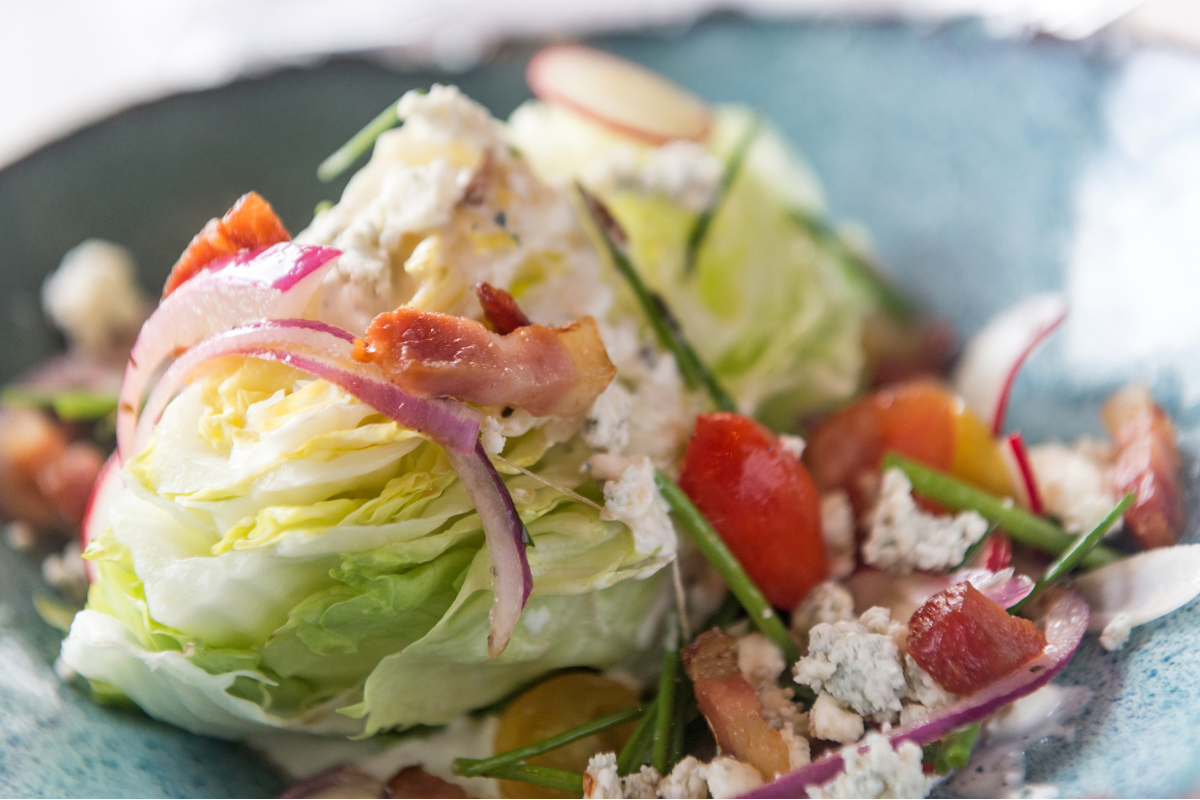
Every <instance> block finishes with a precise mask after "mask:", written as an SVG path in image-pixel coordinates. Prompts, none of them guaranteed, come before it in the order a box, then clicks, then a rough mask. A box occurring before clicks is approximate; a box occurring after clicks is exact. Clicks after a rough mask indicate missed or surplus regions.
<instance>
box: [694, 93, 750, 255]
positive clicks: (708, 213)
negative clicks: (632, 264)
mask: <svg viewBox="0 0 1200 800" xmlns="http://www.w3.org/2000/svg"><path fill="white" fill-rule="evenodd" d="M762 124H763V119H762V115H761V114H755V115H754V117H753V119H751V120H750V124H749V125H747V126H746V131H745V133H743V134H742V138H741V139H738V142H737V144H736V145H734V148H733V152H732V153H730V155H729V160H728V161H726V162H725V169H724V171H723V172H722V173H721V183H720V184H719V185H718V186H717V190H716V192H715V193H714V194H713V198H712V201H711V202H709V204H708V206H707V207H706V208H705V209H704V210H703V211H701V212H700V215H699V216H697V217H696V222H695V223H694V224H693V225H692V230H691V232H689V233H688V240H687V251H686V253H685V254H684V260H683V271H684V274H685V275H689V276H690V275H691V274H692V273H694V272H695V271H696V255H697V254H698V253H699V252H700V245H702V244H704V238H705V237H706V236H707V235H708V229H709V227H710V226H711V225H712V221H713V217H715V216H716V215H717V212H718V211H720V210H721V203H722V202H724V200H725V197H726V196H727V195H728V194H729V190H730V189H731V188H733V182H734V181H736V180H737V176H738V174H739V173H741V171H742V163H743V162H744V161H745V160H746V154H747V153H749V152H750V145H752V144H754V140H755V139H757V138H758V134H759V131H761V130H762Z"/></svg>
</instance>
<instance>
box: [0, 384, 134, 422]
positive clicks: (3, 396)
mask: <svg viewBox="0 0 1200 800" xmlns="http://www.w3.org/2000/svg"><path fill="white" fill-rule="evenodd" d="M0 404H3V405H4V406H5V407H6V408H49V409H51V410H52V411H53V412H54V414H55V415H56V416H57V417H58V418H59V419H61V420H63V421H64V422H91V421H93V420H98V419H103V418H104V417H106V416H108V415H109V414H111V413H112V412H114V411H116V410H117V396H116V395H115V394H108V393H105V392H92V391H88V390H87V389H67V390H64V391H61V392H53V393H49V394H47V393H42V392H37V391H34V390H32V389H27V388H25V387H23V386H9V387H7V388H6V389H4V391H3V393H0Z"/></svg>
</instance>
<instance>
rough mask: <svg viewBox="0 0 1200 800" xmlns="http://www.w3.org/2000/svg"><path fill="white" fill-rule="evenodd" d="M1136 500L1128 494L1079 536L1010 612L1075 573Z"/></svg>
mask: <svg viewBox="0 0 1200 800" xmlns="http://www.w3.org/2000/svg"><path fill="white" fill-rule="evenodd" d="M1135 499H1136V498H1135V497H1134V495H1133V494H1127V495H1125V496H1124V497H1122V498H1121V502H1119V503H1117V505H1116V506H1115V507H1114V508H1113V510H1112V511H1110V512H1108V514H1107V515H1106V516H1105V517H1104V519H1102V520H1100V524H1099V525H1097V526H1096V527H1094V528H1092V529H1091V530H1090V531H1088V532H1087V533H1083V534H1081V535H1080V536H1078V537H1077V538H1076V539H1075V541H1074V542H1072V543H1071V546H1070V547H1068V548H1067V549H1066V550H1064V551H1062V553H1060V554H1059V556H1058V558H1056V559H1054V561H1053V562H1051V564H1050V566H1048V567H1046V572H1045V573H1044V574H1043V575H1042V577H1041V578H1039V579H1038V582H1037V583H1035V584H1034V585H1033V591H1031V592H1030V593H1029V594H1027V595H1026V596H1025V598H1024V599H1023V600H1021V602H1019V603H1017V604H1016V605H1015V606H1013V607H1012V608H1011V609H1009V610H1010V611H1011V612H1012V613H1014V614H1015V613H1016V612H1018V611H1020V610H1021V609H1022V608H1024V607H1025V604H1026V603H1028V602H1029V601H1030V600H1032V599H1033V598H1034V597H1037V595H1039V594H1040V593H1041V592H1043V591H1044V590H1045V589H1046V587H1048V586H1051V585H1053V584H1055V583H1058V581H1060V580H1062V579H1063V578H1065V577H1067V575H1069V574H1071V572H1073V571H1074V570H1075V569H1076V568H1077V567H1078V566H1079V565H1080V564H1082V563H1083V561H1084V559H1086V558H1087V556H1088V554H1089V553H1092V552H1094V551H1095V549H1096V548H1097V547H1098V546H1099V544H1100V539H1101V538H1102V537H1103V536H1104V534H1106V533H1108V529H1109V528H1111V527H1112V526H1113V525H1115V524H1116V522H1117V520H1119V519H1120V518H1121V515H1122V514H1124V513H1125V509H1127V508H1129V507H1130V506H1131V505H1133V501H1134V500H1135Z"/></svg>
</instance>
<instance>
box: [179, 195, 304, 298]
mask: <svg viewBox="0 0 1200 800" xmlns="http://www.w3.org/2000/svg"><path fill="white" fill-rule="evenodd" d="M291 238H292V237H291V235H290V234H289V233H288V232H287V229H286V228H284V227H283V223H282V222H280V220H279V217H277V216H275V211H274V210H273V209H272V208H271V204H270V203H268V202H267V201H266V200H264V199H262V196H261V195H259V194H258V193H257V192H247V193H246V194H244V195H242V196H241V197H240V198H238V201H237V202H236V203H234V204H233V208H231V209H229V211H227V212H226V213H225V216H224V217H222V218H221V219H210V220H209V221H208V224H207V225H205V226H204V229H203V230H202V231H200V232H199V233H197V234H196V235H195V237H193V238H192V241H191V244H189V245H188V246H187V249H186V250H184V251H183V255H181V256H180V257H179V260H178V261H176V262H175V266H174V267H172V268H171V274H170V275H169V276H167V283H166V285H165V286H164V287H163V297H166V296H167V295H169V294H170V293H171V292H173V291H175V290H176V289H178V288H179V287H180V286H182V285H183V284H184V283H186V282H187V281H188V280H190V279H191V278H194V277H195V276H196V274H197V273H199V272H202V271H203V270H204V268H205V267H207V266H208V265H209V264H210V263H212V261H213V260H214V259H217V258H220V257H221V256H231V255H233V254H234V253H236V252H237V251H239V250H244V249H247V248H252V247H270V246H271V245H273V244H279V243H280V242H286V241H289V240H290V239H291Z"/></svg>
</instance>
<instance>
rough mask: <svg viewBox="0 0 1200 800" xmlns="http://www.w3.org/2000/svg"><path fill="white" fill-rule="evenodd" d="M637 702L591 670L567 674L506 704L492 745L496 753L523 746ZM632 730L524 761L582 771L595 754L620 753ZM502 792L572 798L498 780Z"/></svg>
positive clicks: (625, 689)
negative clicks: (506, 707)
mask: <svg viewBox="0 0 1200 800" xmlns="http://www.w3.org/2000/svg"><path fill="white" fill-rule="evenodd" d="M637 704H638V697H637V695H636V694H634V692H633V691H632V690H631V689H629V688H628V687H626V686H624V685H622V684H620V683H617V682H616V681H614V680H611V679H609V678H605V677H604V676H602V675H596V674H595V673H592V672H567V673H565V674H562V675H558V676H555V677H553V678H551V679H550V680H548V681H544V682H542V683H539V684H538V685H537V686H534V687H533V688H532V689H530V690H528V691H526V692H525V693H524V694H522V695H520V696H519V697H517V699H516V700H514V701H513V702H512V703H511V704H510V705H509V707H508V709H507V710H505V712H504V715H503V716H502V717H500V725H499V727H498V728H497V729H496V737H495V739H494V740H493V747H494V748H495V751H496V752H497V753H503V752H505V751H507V750H512V749H515V748H517V747H524V746H525V745H529V744H533V743H534V742H537V741H541V740H542V739H545V738H546V737H547V736H553V735H554V734H556V733H562V732H563V731H567V730H570V729H571V728H576V727H578V726H580V725H582V724H583V723H585V722H591V721H592V720H594V719H599V718H600V717H606V716H608V715H609V714H615V713H616V712H618V711H622V710H624V709H626V708H633V707H634V706H636V705H637ZM635 727H637V721H636V720H635V721H633V722H630V723H628V724H625V725H621V726H618V727H616V728H609V729H608V730H607V731H603V732H601V733H597V734H595V735H593V736H589V737H587V738H586V739H580V740H579V741H576V742H572V743H571V744H569V745H566V746H565V747H560V748H558V749H557V750H551V751H550V752H548V753H543V754H541V755H540V756H535V757H533V758H531V759H529V761H528V763H530V764H537V765H539V766H543V767H555V768H557V769H565V770H570V771H572V772H583V771H584V770H586V769H587V763H588V759H589V758H591V757H592V756H593V755H594V754H596V753H603V752H607V751H612V752H619V751H620V750H621V748H622V747H624V746H625V742H626V741H628V739H629V737H630V736H632V735H633V729H634V728H635ZM500 793H501V794H502V795H504V796H505V797H570V795H567V794H563V793H561V792H557V791H555V790H553V789H547V788H545V787H543V786H533V785H532V784H528V783H520V782H518V781H500Z"/></svg>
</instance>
